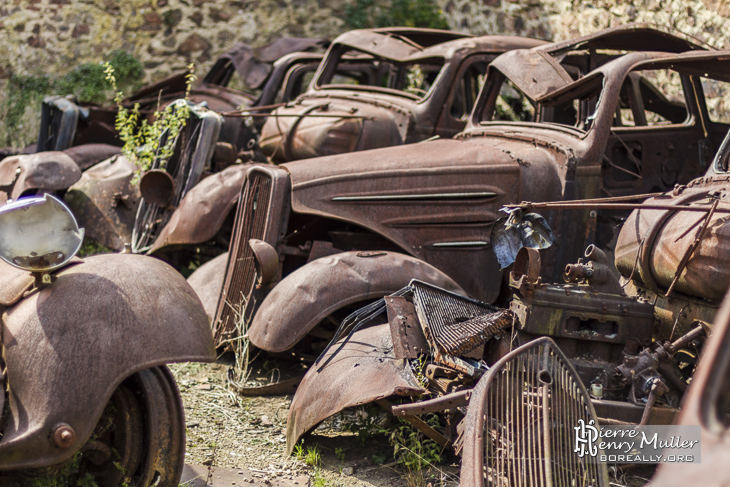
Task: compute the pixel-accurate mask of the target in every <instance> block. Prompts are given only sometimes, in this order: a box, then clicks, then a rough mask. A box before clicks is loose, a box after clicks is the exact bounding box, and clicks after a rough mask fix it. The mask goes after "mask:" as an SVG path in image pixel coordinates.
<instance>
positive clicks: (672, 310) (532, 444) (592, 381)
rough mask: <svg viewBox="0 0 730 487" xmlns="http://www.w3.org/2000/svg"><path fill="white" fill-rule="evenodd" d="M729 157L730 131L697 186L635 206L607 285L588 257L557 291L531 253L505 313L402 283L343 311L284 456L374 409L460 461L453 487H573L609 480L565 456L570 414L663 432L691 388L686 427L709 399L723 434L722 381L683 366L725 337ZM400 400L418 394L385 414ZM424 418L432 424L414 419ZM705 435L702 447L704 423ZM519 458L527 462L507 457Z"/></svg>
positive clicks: (523, 255)
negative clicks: (710, 340)
mask: <svg viewBox="0 0 730 487" xmlns="http://www.w3.org/2000/svg"><path fill="white" fill-rule="evenodd" d="M728 160H730V133H728V136H727V137H726V138H725V140H724V142H723V144H722V146H721V148H720V151H719V152H718V154H717V156H716V158H715V160H714V162H713V164H712V166H711V167H710V168H709V170H708V172H707V173H706V175H705V176H704V177H703V178H699V179H696V180H694V181H692V182H691V183H690V184H688V185H686V186H678V187H677V188H675V189H674V190H673V191H672V192H669V193H666V194H664V195H661V196H659V197H655V198H651V199H648V200H647V201H645V202H643V203H640V204H635V205H633V206H636V207H637V209H635V210H634V211H633V212H632V213H631V215H630V216H629V218H628V219H627V220H626V223H625V224H624V225H623V227H622V229H621V232H620V234H619V236H618V240H617V244H616V268H618V270H619V271H620V272H621V282H620V281H619V278H618V277H616V276H615V275H614V274H613V272H612V270H611V263H610V262H608V260H607V258H606V254H605V253H604V252H602V251H601V250H599V249H598V248H596V247H595V246H590V247H589V248H588V249H587V250H586V252H585V260H579V261H578V263H575V264H569V265H568V266H566V268H565V270H564V280H565V283H563V284H549V283H547V282H545V281H543V280H542V279H541V277H540V265H541V259H540V253H539V252H538V251H536V250H534V249H529V248H523V249H521V250H520V251H519V252H518V254H517V259H516V261H515V263H514V266H513V270H512V272H511V274H510V287H511V289H512V299H511V301H510V303H509V306H507V307H505V308H497V307H494V306H491V305H488V304H485V303H480V302H478V301H475V300H471V299H469V298H464V297H461V296H458V295H455V294H453V293H450V292H448V291H446V290H443V289H438V288H436V287H434V286H431V285H428V284H426V283H423V282H420V281H412V282H411V283H410V285H409V286H408V287H406V288H404V289H402V290H400V291H399V292H397V293H395V294H393V295H391V296H388V297H385V298H384V299H383V300H381V301H378V302H376V303H374V304H372V305H370V306H368V307H366V308H363V309H361V310H358V311H356V312H355V313H353V314H352V315H350V316H349V317H348V318H347V319H346V320H344V321H343V323H342V325H341V326H340V328H339V329H338V330H337V334H336V335H335V339H333V340H332V342H331V343H330V345H329V346H328V348H327V349H326V350H325V351H324V353H323V354H322V355H321V356H320V357H319V359H318V360H317V361H316V362H315V364H314V366H313V367H312V368H311V369H310V370H309V372H308V373H307V375H306V376H305V377H304V380H303V381H302V383H301V384H300V386H299V388H298V389H297V392H296V394H295V395H294V398H293V400H292V405H291V408H290V412H289V421H288V426H287V441H288V442H287V445H288V447H289V450H290V451H291V448H292V447H293V445H294V444H295V443H296V442H297V441H298V440H299V438H300V437H301V436H302V435H303V434H304V433H306V432H307V431H309V430H311V429H312V428H313V427H314V426H316V425H317V424H318V423H320V422H321V421H322V420H324V419H326V418H327V417H329V416H331V415H332V414H335V413H337V412H339V411H341V410H342V409H344V408H346V407H352V406H356V405H361V404H365V403H368V402H377V403H378V404H380V405H381V406H383V407H385V408H386V409H387V410H388V411H390V412H392V413H393V414H394V415H396V416H398V417H400V418H403V419H405V420H406V421H409V422H411V423H412V424H414V425H415V426H416V427H418V428H419V429H420V430H421V431H422V432H424V433H425V434H426V435H427V436H429V437H430V438H432V439H433V440H434V441H436V442H437V443H438V444H440V445H442V446H443V447H450V446H452V447H453V448H454V450H455V451H456V452H457V453H462V454H463V462H462V476H461V482H462V485H477V486H482V485H495V484H496V485H502V484H501V483H500V482H503V481H504V482H505V485H533V483H534V479H535V478H543V479H545V478H548V479H551V481H552V482H554V484H555V485H571V484H570V481H572V479H574V478H575V477H576V476H577V477H578V478H583V479H585V482H586V483H585V485H607V484H606V483H605V482H606V481H605V477H603V476H604V475H605V471H603V472H602V471H601V469H602V468H605V464H604V465H603V466H601V465H597V463H598V462H597V461H594V462H593V463H591V462H590V461H587V460H586V459H583V460H579V461H575V459H571V455H572V453H574V452H573V448H572V445H566V443H568V442H569V441H572V438H573V435H572V430H573V427H574V426H575V425H576V424H577V420H578V419H580V418H579V417H578V416H576V414H578V415H584V416H582V417H589V418H591V419H594V420H595V421H597V422H599V423H601V424H642V425H643V424H673V423H674V421H675V416H676V414H677V412H678V408H679V405H680V403H681V402H682V401H683V399H684V395H685V391H686V390H687V389H688V388H689V385H690V383H691V384H692V385H693V386H696V387H700V388H702V389H701V391H704V392H699V393H697V392H696V391H695V392H696V394H695V396H694V397H688V398H686V399H684V405H685V406H684V407H685V409H687V411H685V413H683V414H684V417H685V418H686V417H687V416H690V417H695V418H696V416H693V415H696V411H697V409H696V408H697V407H698V404H697V403H698V401H699V399H698V396H697V394H699V395H701V394H703V393H705V394H710V395H713V397H715V398H716V399H714V400H713V403H712V404H711V405H710V407H712V408H713V410H712V416H711V418H712V424H713V425H714V426H713V428H714V429H715V432H717V431H718V429H717V428H718V427H721V428H726V426H727V424H728V423H727V421H728V412H729V411H728V403H727V384H726V382H727V380H726V379H727V378H726V377H723V378H722V379H720V377H721V376H719V375H716V374H715V375H714V377H715V378H714V379H713V380H714V382H715V383H714V384H709V383H708V379H707V375H706V373H704V372H698V373H695V369H696V367H697V364H698V362H699V359H698V358H699V357H700V356H701V352H702V351H703V349H704V348H705V346H706V345H705V341H706V337H707V336H708V335H709V334H710V332H711V331H712V332H713V334H714V332H715V330H716V328H717V326H715V324H719V325H721V326H720V327H719V332H720V338H719V339H720V340H721V339H724V338H726V337H724V338H723V336H724V335H726V334H727V330H726V327H727V323H726V321H727V311H726V312H725V315H722V314H718V309H719V306H720V303H721V300H722V298H723V296H725V295H727V292H728V288H730V265H727V262H726V261H727V254H728V252H727V246H728V242H730V234H729V233H728V232H730V224H728V221H727V215H728V213H729V212H730V207H728V202H729V201H730V200H729V199H728V191H729V190H730V187H729V184H728V177H727V175H728ZM548 205H549V204H545V205H544V206H548ZM580 205H581V203H580V202H570V203H566V204H561V203H554V204H552V206H554V207H559V206H564V207H566V208H565V209H569V208H571V207H572V208H575V207H579V206H580ZM592 206H593V207H596V208H604V209H617V208H622V207H625V206H630V205H626V204H625V203H615V202H610V201H604V202H594V203H592ZM708 277H710V278H709V279H708ZM622 282H623V284H622ZM726 309H727V308H726ZM384 320H385V321H387V323H385V324H382V325H380V324H378V323H381V322H382V321H384ZM715 343H717V342H715ZM710 350H711V351H710V352H709V353H710V357H711V358H710V360H712V361H717V362H716V364H715V365H717V366H723V367H724V366H725V365H726V363H727V362H728V360H727V359H728V356H729V355H728V354H727V350H725V351H724V352H723V353H724V356H723V357H722V358H720V359H719V358H718V357H717V353H718V349H717V347H716V346H714V347H711V348H710ZM713 355H714V357H713ZM568 357H570V358H568ZM718 359H719V360H718ZM703 360H704V359H703ZM507 364H510V365H507ZM723 364H725V365H723ZM700 367H703V364H700ZM707 367H711V366H707ZM705 370H707V369H705ZM419 378H420V379H419ZM695 378H699V379H700V382H699V384H696V383H695V382H696V380H695ZM588 390H590V396H591V398H590V399H588ZM398 396H400V397H401V398H403V397H409V396H420V399H419V400H417V401H415V402H406V403H403V404H399V403H398V402H399V401H395V402H396V403H395V404H393V399H392V398H393V397H396V398H397V397H398ZM575 401H577V404H576V403H575ZM581 401H584V402H581ZM585 401H587V402H585ZM433 412H440V413H443V416H444V419H443V422H442V424H441V427H440V428H434V427H431V426H429V425H428V424H426V423H425V422H423V421H421V420H419V418H418V416H419V415H423V414H426V413H433ZM701 423H705V421H703V420H700V421H698V423H697V424H701ZM721 425H724V426H721ZM703 435H704V437H706V438H707V439H708V441H709V442H710V446H712V447H715V446H716V443H717V441H716V440H714V439H711V437H712V436H713V435H712V433H710V431H708V430H707V429H706V428H705V431H704V432H703ZM505 450H507V451H511V452H512V453H510V454H505V453H504V452H505ZM719 450H720V451H721V448H720V449H719ZM703 454H704V448H703ZM521 455H526V456H527V458H528V459H532V458H540V460H539V461H535V462H534V464H532V462H533V461H532V460H528V461H527V466H526V465H525V463H524V462H523V464H520V462H517V461H514V460H513V459H514V458H522V456H521ZM543 460H545V461H544V462H543ZM703 463H704V459H703ZM548 464H553V465H551V466H550V467H548ZM566 471H568V472H570V474H569V475H568V477H564V475H565V472H566ZM535 475H537V477H535ZM528 478H530V479H532V480H531V481H528V480H527V479H528ZM531 482H532V483H531ZM548 483H549V482H548Z"/></svg>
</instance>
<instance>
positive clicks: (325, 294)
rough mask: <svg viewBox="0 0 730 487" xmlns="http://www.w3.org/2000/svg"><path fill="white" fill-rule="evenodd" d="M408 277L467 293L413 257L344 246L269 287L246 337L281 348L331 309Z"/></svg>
mask: <svg viewBox="0 0 730 487" xmlns="http://www.w3.org/2000/svg"><path fill="white" fill-rule="evenodd" d="M411 279H418V280H421V281H425V282H428V283H430V284H434V285H436V286H439V287H442V288H444V289H448V290H449V291H454V292H457V293H461V294H466V293H464V291H463V290H462V289H461V287H460V286H459V285H458V284H456V282H454V280H452V279H451V278H450V277H449V276H447V275H446V274H444V273H443V272H441V271H440V270H438V269H436V268H435V267H433V266H432V265H430V264H427V263H426V262H423V261H422V260H419V259H416V258H414V257H411V256H408V255H404V254H399V253H397V252H343V253H340V254H334V255H330V256H328V257H322V258H320V259H317V260H314V261H312V262H310V263H309V264H307V265H305V266H303V267H301V268H299V269H297V270H296V271H294V272H292V273H291V274H289V275H288V276H287V277H286V278H285V279H283V280H282V281H281V282H280V283H279V284H278V285H277V286H276V287H274V289H273V290H272V291H271V292H270V293H269V295H268V296H267V297H266V299H265V300H264V302H263V303H261V308H260V309H259V310H258V312H257V313H256V315H255V316H254V318H253V321H252V323H251V327H250V328H249V332H248V336H249V339H250V340H251V343H252V344H254V345H255V346H256V347H258V348H260V349H262V350H266V351H267V352H283V351H285V350H288V349H290V348H291V347H293V346H294V345H296V344H297V343H298V342H299V340H301V339H302V338H304V337H305V336H306V335H307V334H308V333H309V332H310V331H312V329H313V328H314V327H315V326H317V324H318V323H319V322H320V321H322V320H323V319H324V318H326V317H327V316H328V315H330V314H332V313H333V312H335V311H337V310H339V309H341V308H343V307H345V306H347V305H350V304H353V303H357V302H360V301H366V300H372V299H377V298H382V297H383V296H387V295H388V294H392V293H394V292H396V291H398V290H399V289H401V288H403V287H405V286H407V285H408V283H409V282H411Z"/></svg>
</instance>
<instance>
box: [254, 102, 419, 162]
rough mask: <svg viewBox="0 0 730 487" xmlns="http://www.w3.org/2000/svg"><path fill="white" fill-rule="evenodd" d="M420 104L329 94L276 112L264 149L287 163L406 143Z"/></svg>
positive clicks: (266, 129)
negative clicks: (417, 105)
mask: <svg viewBox="0 0 730 487" xmlns="http://www.w3.org/2000/svg"><path fill="white" fill-rule="evenodd" d="M415 105H416V102H415V101H414V100H410V99H407V98H405V97H398V96H392V95H391V96H388V95H383V94H378V95H377V96H376V95H373V94H367V93H354V92H347V91H345V90H327V91H324V90H323V91H319V92H312V93H307V94H304V95H302V96H300V97H299V98H298V99H297V101H296V102H294V103H293V104H291V105H287V106H285V107H281V108H278V109H276V110H274V111H273V112H272V113H271V115H270V116H269V118H268V119H267V120H266V123H264V126H263V128H262V130H261V139H260V140H259V144H260V145H261V148H262V150H263V151H264V152H265V153H266V154H267V155H269V156H271V157H272V159H273V160H274V161H277V162H286V161H293V160H298V159H307V158H312V157H320V156H328V155H333V154H342V153H346V152H354V151H362V150H367V149H376V148H379V147H388V146H393V145H400V144H403V143H405V141H406V135H407V134H408V129H409V127H410V125H411V123H412V120H413V110H414V108H415Z"/></svg>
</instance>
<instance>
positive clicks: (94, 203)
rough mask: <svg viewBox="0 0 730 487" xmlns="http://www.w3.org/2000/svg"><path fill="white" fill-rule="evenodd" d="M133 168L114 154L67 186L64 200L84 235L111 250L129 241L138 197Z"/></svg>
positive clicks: (123, 158) (121, 157) (119, 247)
mask: <svg viewBox="0 0 730 487" xmlns="http://www.w3.org/2000/svg"><path fill="white" fill-rule="evenodd" d="M136 170H137V167H136V166H135V165H134V164H133V163H132V162H131V161H130V160H129V159H128V158H127V156H124V155H118V156H114V157H111V158H109V159H107V160H106V161H103V162H100V163H99V164H97V165H95V166H94V167H92V168H91V169H88V170H86V171H84V172H83V174H82V175H81V178H80V179H79V180H78V181H77V182H76V183H75V184H74V185H73V186H71V187H70V188H69V189H68V192H67V193H66V196H65V198H64V199H65V201H66V203H67V204H68V205H69V207H70V208H71V210H72V211H73V213H74V215H75V216H76V218H77V220H78V222H79V225H80V226H82V227H84V228H86V236H87V237H88V238H91V239H93V240H95V241H97V242H99V243H100V244H102V245H104V246H105V247H109V248H110V249H114V250H121V249H122V248H124V244H125V243H129V242H131V240H132V226H133V225H134V218H135V215H136V213H137V206H138V205H139V200H140V194H139V187H138V186H137V185H133V184H132V177H133V176H134V173H135V171H136Z"/></svg>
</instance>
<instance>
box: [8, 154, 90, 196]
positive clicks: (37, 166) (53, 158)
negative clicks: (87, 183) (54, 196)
mask: <svg viewBox="0 0 730 487" xmlns="http://www.w3.org/2000/svg"><path fill="white" fill-rule="evenodd" d="M80 177H81V169H79V166H78V165H77V164H76V162H75V161H74V160H73V158H72V157H71V156H69V155H68V154H66V153H64V152H59V151H49V152H39V153H37V154H29V155H19V156H13V157H6V158H5V159H3V160H2V162H0V185H1V186H6V187H7V186H12V191H11V192H10V198H12V199H13V200H17V199H18V198H19V197H20V196H21V195H22V194H23V193H25V192H27V191H33V190H41V191H56V190H62V189H67V188H68V187H69V186H71V185H72V184H73V183H75V182H76V181H78V180H79V178H80Z"/></svg>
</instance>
